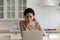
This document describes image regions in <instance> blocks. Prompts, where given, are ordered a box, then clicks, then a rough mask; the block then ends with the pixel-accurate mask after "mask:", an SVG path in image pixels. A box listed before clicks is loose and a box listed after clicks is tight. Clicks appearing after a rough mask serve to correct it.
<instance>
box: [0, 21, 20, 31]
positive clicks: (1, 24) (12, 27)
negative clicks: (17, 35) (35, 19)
mask: <svg viewBox="0 0 60 40" xmlns="http://www.w3.org/2000/svg"><path fill="white" fill-rule="evenodd" d="M19 29H20V28H19V21H18V20H1V21H0V30H9V31H19Z"/></svg>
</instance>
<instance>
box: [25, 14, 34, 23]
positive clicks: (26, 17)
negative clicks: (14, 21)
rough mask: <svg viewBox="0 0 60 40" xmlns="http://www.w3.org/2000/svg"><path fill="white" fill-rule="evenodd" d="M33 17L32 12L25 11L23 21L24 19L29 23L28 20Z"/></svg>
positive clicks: (30, 20)
mask: <svg viewBox="0 0 60 40" xmlns="http://www.w3.org/2000/svg"><path fill="white" fill-rule="evenodd" d="M33 19H34V16H33V14H32V13H27V14H26V16H25V21H26V22H28V23H30V22H32V21H33Z"/></svg>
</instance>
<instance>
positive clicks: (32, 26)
mask: <svg viewBox="0 0 60 40" xmlns="http://www.w3.org/2000/svg"><path fill="white" fill-rule="evenodd" d="M19 24H20V30H21V34H22V31H32V30H41V31H43V33H44V36H45V35H46V33H45V31H44V29H43V28H42V26H41V25H40V24H39V23H38V22H37V21H36V19H35V13H34V10H33V9H32V8H27V9H25V11H24V20H21V21H20V22H19Z"/></svg>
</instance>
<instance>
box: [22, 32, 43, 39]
mask: <svg viewBox="0 0 60 40" xmlns="http://www.w3.org/2000/svg"><path fill="white" fill-rule="evenodd" d="M22 40H43V32H42V31H23V38H22Z"/></svg>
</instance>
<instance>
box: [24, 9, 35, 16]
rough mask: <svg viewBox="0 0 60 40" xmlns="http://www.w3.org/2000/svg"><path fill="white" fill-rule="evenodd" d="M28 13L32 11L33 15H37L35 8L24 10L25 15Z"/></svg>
mask: <svg viewBox="0 0 60 40" xmlns="http://www.w3.org/2000/svg"><path fill="white" fill-rule="evenodd" d="M28 13H32V14H33V16H35V12H34V10H33V9H32V8H27V9H25V11H24V16H26V14H28Z"/></svg>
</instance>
